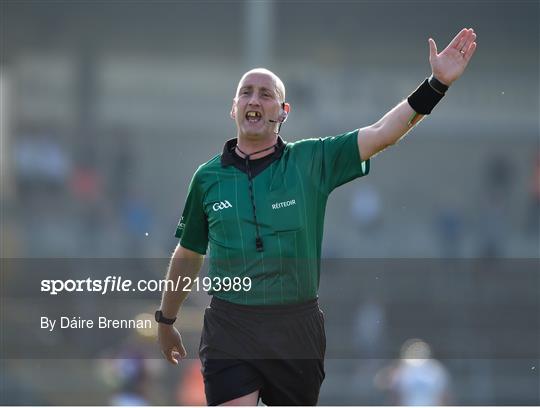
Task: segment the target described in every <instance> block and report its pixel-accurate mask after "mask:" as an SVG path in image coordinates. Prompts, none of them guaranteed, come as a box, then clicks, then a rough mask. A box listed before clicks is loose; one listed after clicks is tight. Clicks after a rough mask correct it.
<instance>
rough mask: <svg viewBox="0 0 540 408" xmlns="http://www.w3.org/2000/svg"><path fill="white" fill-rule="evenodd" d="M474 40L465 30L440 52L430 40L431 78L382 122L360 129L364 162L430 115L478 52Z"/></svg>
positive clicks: (469, 31)
mask: <svg viewBox="0 0 540 408" xmlns="http://www.w3.org/2000/svg"><path fill="white" fill-rule="evenodd" d="M475 40H476V34H475V33H474V30H473V29H472V28H469V29H466V28H464V29H463V30H461V31H460V32H459V33H458V34H457V35H456V36H455V37H454V39H453V40H452V41H451V42H450V44H448V46H447V47H446V48H445V49H444V50H443V51H441V52H440V53H437V45H436V44H435V41H434V40H433V39H432V38H430V39H429V63H430V65H431V72H432V77H431V78H430V79H429V80H426V81H424V83H423V84H422V85H420V86H419V87H418V89H417V90H416V91H414V92H413V93H412V94H411V95H410V96H409V97H408V98H407V100H405V101H402V102H401V103H399V104H398V105H397V106H396V107H394V108H393V109H392V110H390V111H389V112H388V113H387V114H386V115H384V116H383V117H382V118H381V119H380V120H379V121H377V122H376V123H374V124H373V125H370V126H367V127H364V128H361V129H360V131H359V132H358V149H359V151H360V155H361V160H362V161H365V160H367V159H369V158H370V157H372V156H373V155H375V154H377V153H378V152H380V151H381V150H384V149H385V148H387V147H388V146H391V145H393V144H395V143H397V142H398V141H399V140H400V139H401V138H402V137H403V136H405V134H406V133H407V132H408V131H409V130H410V129H412V127H413V126H414V125H416V124H417V123H418V122H420V121H421V120H422V119H423V117H424V115H426V114H429V113H430V112H431V109H433V108H434V107H435V105H436V104H437V102H438V101H439V100H440V99H441V98H442V96H444V92H445V91H446V89H447V88H448V87H449V86H450V85H451V84H452V83H453V82H454V81H455V80H456V79H458V78H459V77H460V76H461V74H463V71H464V70H465V68H466V67H467V64H468V63H469V61H470V59H471V58H472V56H473V54H474V51H475V50H476V42H475Z"/></svg>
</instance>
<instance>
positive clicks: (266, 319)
mask: <svg viewBox="0 0 540 408" xmlns="http://www.w3.org/2000/svg"><path fill="white" fill-rule="evenodd" d="M325 350H326V337H325V333H324V317H323V313H322V311H321V310H320V309H319V305H318V302H317V300H316V299H314V300H312V301H309V302H307V303H302V304H298V305H283V306H281V305H280V306H243V305H237V304H234V303H230V302H226V301H224V300H221V299H218V298H216V297H214V298H212V302H211V303H210V307H208V308H206V311H205V313H204V327H203V331H202V335H201V345H200V349H199V356H200V358H201V362H202V367H203V368H202V373H203V377H204V388H205V393H206V401H207V403H208V405H219V404H222V403H224V402H227V401H230V400H232V399H235V398H239V397H241V396H243V395H247V394H250V393H252V392H254V391H257V390H260V393H259V397H260V398H261V399H262V401H263V403H265V404H266V405H316V404H317V400H318V398H319V390H320V388H321V384H322V382H323V380H324V354H325Z"/></svg>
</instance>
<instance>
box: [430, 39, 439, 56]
mask: <svg viewBox="0 0 540 408" xmlns="http://www.w3.org/2000/svg"><path fill="white" fill-rule="evenodd" d="M428 42H429V58H434V57H436V56H437V44H435V40H433V38H430V39H429V40H428Z"/></svg>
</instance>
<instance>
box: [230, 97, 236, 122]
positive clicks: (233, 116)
mask: <svg viewBox="0 0 540 408" xmlns="http://www.w3.org/2000/svg"><path fill="white" fill-rule="evenodd" d="M231 119H236V98H233V101H232V106H231Z"/></svg>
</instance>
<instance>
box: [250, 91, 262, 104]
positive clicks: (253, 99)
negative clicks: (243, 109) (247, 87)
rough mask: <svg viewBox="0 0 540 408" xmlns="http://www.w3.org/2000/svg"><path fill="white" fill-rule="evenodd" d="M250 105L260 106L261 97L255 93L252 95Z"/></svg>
mask: <svg viewBox="0 0 540 408" xmlns="http://www.w3.org/2000/svg"><path fill="white" fill-rule="evenodd" d="M248 105H249V106H260V103H259V97H258V96H257V95H256V94H255V92H254V93H253V94H252V95H251V98H249V101H248Z"/></svg>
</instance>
